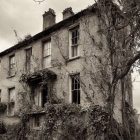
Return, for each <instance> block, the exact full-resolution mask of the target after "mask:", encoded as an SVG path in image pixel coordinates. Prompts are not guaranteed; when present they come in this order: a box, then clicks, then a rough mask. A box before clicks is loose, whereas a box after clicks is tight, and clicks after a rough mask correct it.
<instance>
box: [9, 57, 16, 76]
mask: <svg viewBox="0 0 140 140" xmlns="http://www.w3.org/2000/svg"><path fill="white" fill-rule="evenodd" d="M14 75H15V55H12V56H10V57H9V76H14Z"/></svg>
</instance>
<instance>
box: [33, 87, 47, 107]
mask: <svg viewBox="0 0 140 140" xmlns="http://www.w3.org/2000/svg"><path fill="white" fill-rule="evenodd" d="M33 93H34V94H33V101H34V104H35V105H37V106H41V107H44V106H45V104H46V103H47V95H48V88H47V85H44V86H42V87H41V86H39V85H38V86H36V87H34V86H33Z"/></svg>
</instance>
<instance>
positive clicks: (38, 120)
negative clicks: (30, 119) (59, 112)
mask: <svg viewBox="0 0 140 140" xmlns="http://www.w3.org/2000/svg"><path fill="white" fill-rule="evenodd" d="M34 127H40V117H39V116H38V115H36V116H35V117H34Z"/></svg>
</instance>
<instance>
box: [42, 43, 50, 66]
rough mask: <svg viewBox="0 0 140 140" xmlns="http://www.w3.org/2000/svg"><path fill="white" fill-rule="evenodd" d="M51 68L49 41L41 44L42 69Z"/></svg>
mask: <svg viewBox="0 0 140 140" xmlns="http://www.w3.org/2000/svg"><path fill="white" fill-rule="evenodd" d="M48 67H51V41H47V42H45V43H44V44H43V68H48Z"/></svg>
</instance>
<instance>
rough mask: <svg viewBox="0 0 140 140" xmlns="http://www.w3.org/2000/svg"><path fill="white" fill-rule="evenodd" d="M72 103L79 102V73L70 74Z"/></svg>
mask: <svg viewBox="0 0 140 140" xmlns="http://www.w3.org/2000/svg"><path fill="white" fill-rule="evenodd" d="M71 93H72V103H75V104H80V74H76V75H72V76H71Z"/></svg>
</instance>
